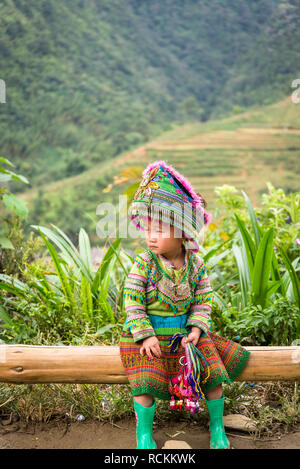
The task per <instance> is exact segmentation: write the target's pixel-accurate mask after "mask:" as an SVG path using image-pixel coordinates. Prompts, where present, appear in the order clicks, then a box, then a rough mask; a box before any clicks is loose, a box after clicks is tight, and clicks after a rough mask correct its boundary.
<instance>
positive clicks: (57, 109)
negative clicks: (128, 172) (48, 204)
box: [0, 0, 300, 191]
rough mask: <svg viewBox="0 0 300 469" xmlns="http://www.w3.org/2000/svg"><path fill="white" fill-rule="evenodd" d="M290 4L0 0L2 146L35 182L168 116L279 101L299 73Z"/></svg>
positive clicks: (81, 166) (101, 156)
mask: <svg viewBox="0 0 300 469" xmlns="http://www.w3.org/2000/svg"><path fill="white" fill-rule="evenodd" d="M298 3H299V2H294V1H290V2H285V3H282V2H280V1H278V0H251V1H245V0H164V1H161V0H151V1H150V0H123V1H121V0H72V1H67V0H30V1H28V0H1V3H0V78H1V79H3V80H5V83H6V103H5V104H0V135H1V140H0V149H1V150H0V151H1V155H2V156H4V157H7V158H9V159H11V160H12V161H13V162H14V163H15V164H16V165H17V166H16V170H17V171H19V172H21V173H22V174H24V175H25V176H27V177H28V178H29V180H30V183H31V185H32V186H33V187H37V186H42V185H43V184H45V183H46V182H47V183H48V182H50V181H57V180H59V179H63V178H66V177H70V176H74V175H76V174H81V173H83V172H84V171H85V170H89V169H91V168H93V166H94V165H95V164H98V163H99V162H103V161H105V160H107V161H109V160H110V159H112V158H113V157H115V156H116V155H118V154H120V153H122V152H124V151H127V150H129V149H132V148H134V147H137V146H138V145H139V144H142V143H144V142H147V141H149V140H151V139H152V138H153V137H155V136H158V135H160V134H161V133H162V132H164V131H165V130H168V129H170V128H172V124H173V123H174V122H175V123H177V124H178V123H179V124H180V123H184V122H187V121H197V120H200V121H206V120H208V119H209V118H210V117H212V116H214V117H219V116H222V115H226V113H227V115H228V114H230V113H232V111H234V112H237V111H240V110H241V109H240V108H241V107H245V106H248V105H252V104H263V103H264V104H268V103H272V102H274V101H279V100H280V99H281V98H282V97H284V96H286V95H287V94H288V93H290V91H291V90H290V83H291V80H292V79H293V78H297V73H298V72H300V70H299V68H300V67H299V41H298V39H297V38H298V36H299V28H298V27H297V25H299V11H300V9H299V8H297V5H298ZM298 6H299V5H298ZM298 74H299V73H298ZM299 75H300V74H299ZM274 89H275V90H276V93H274ZM12 189H14V190H16V191H17V190H23V187H22V188H21V187H20V185H19V184H18V185H17V184H15V186H13V185H12Z"/></svg>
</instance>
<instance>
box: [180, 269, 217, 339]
mask: <svg viewBox="0 0 300 469" xmlns="http://www.w3.org/2000/svg"><path fill="white" fill-rule="evenodd" d="M195 284H196V285H195V290H194V299H193V301H192V304H191V307H190V316H189V318H188V321H187V324H186V325H187V327H192V326H197V327H199V328H200V329H201V330H202V331H203V332H205V333H207V332H208V331H209V330H210V329H211V310H212V304H213V301H214V294H213V289H212V287H211V284H210V279H209V276H208V274H207V269H206V265H204V264H203V263H202V265H201V266H200V268H199V270H198V274H197V277H196V282H195Z"/></svg>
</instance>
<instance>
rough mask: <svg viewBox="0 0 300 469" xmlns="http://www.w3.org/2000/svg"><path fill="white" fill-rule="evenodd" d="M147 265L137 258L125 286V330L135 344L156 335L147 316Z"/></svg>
mask: <svg viewBox="0 0 300 469" xmlns="http://www.w3.org/2000/svg"><path fill="white" fill-rule="evenodd" d="M146 287H147V264H146V262H145V261H144V259H142V258H141V257H140V256H138V255H137V256H136V257H135V259H134V261H133V266H132V268H131V270H130V272H129V274H128V276H127V279H126V282H125V286H124V292H123V295H124V302H125V312H126V314H127V317H126V322H125V330H126V331H129V332H131V334H132V336H133V340H134V342H139V341H140V340H144V339H146V338H147V337H151V336H154V335H156V334H155V332H154V329H153V327H152V323H151V321H150V319H149V317H148V315H147V305H146Z"/></svg>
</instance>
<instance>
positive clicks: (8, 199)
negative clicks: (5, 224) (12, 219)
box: [3, 194, 28, 219]
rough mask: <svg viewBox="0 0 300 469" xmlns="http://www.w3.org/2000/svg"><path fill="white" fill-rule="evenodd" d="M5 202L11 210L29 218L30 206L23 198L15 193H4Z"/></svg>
mask: <svg viewBox="0 0 300 469" xmlns="http://www.w3.org/2000/svg"><path fill="white" fill-rule="evenodd" d="M3 202H4V204H5V205H6V207H7V208H8V210H10V211H11V212H15V213H16V214H17V215H18V216H19V217H21V218H25V219H26V218H27V216H28V208H27V207H26V205H25V203H24V202H23V200H21V199H19V198H18V197H16V196H15V195H14V194H4V195H3Z"/></svg>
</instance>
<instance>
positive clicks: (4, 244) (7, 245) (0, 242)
mask: <svg viewBox="0 0 300 469" xmlns="http://www.w3.org/2000/svg"><path fill="white" fill-rule="evenodd" d="M0 246H1V248H2V249H15V247H14V245H13V244H12V242H11V240H10V239H8V238H5V237H4V236H0Z"/></svg>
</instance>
